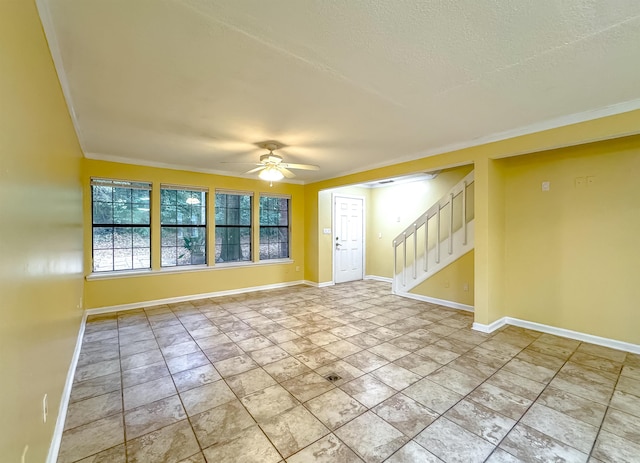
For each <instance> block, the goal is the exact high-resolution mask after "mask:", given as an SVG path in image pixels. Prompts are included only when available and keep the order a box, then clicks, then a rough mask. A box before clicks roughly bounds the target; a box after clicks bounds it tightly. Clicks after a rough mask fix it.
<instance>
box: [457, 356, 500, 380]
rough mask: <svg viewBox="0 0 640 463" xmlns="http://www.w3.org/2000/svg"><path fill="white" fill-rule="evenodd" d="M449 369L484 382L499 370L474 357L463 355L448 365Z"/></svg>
mask: <svg viewBox="0 0 640 463" xmlns="http://www.w3.org/2000/svg"><path fill="white" fill-rule="evenodd" d="M447 367H450V368H453V369H454V370H457V371H459V372H460V373H463V374H466V375H470V376H474V377H476V378H478V379H479V380H482V381H484V380H485V379H487V378H488V377H489V376H491V375H492V374H494V373H495V372H496V370H497V369H498V368H496V367H493V366H491V365H487V364H486V363H483V362H480V361H479V360H477V359H475V358H473V357H469V356H467V355H466V354H465V355H461V356H460V357H458V358H457V359H455V360H453V361H452V362H450V363H449V364H447Z"/></svg>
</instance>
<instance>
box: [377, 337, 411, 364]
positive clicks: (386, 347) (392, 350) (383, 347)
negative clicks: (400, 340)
mask: <svg viewBox="0 0 640 463" xmlns="http://www.w3.org/2000/svg"><path fill="white" fill-rule="evenodd" d="M367 350H368V351H369V352H372V353H374V354H376V355H377V356H379V357H382V358H383V359H385V360H387V361H388V362H393V361H394V360H398V359H399V358H401V357H404V356H405V355H409V354H410V353H411V352H409V351H408V350H405V349H401V348H399V347H396V346H394V345H393V344H391V343H389V342H385V343H383V344H378V345H377V346H373V347H370V348H369V349H367Z"/></svg>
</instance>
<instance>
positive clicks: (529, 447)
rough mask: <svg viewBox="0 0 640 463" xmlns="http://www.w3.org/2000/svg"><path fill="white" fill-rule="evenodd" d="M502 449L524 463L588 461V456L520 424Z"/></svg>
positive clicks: (505, 441) (504, 442) (507, 438)
mask: <svg viewBox="0 0 640 463" xmlns="http://www.w3.org/2000/svg"><path fill="white" fill-rule="evenodd" d="M500 448H502V449H503V450H505V451H506V452H508V453H510V454H511V455H514V456H515V457H517V458H519V459H521V460H523V461H527V462H528V461H540V462H546V461H576V462H584V461H587V458H588V456H587V454H585V453H582V452H580V451H579V450H577V449H575V448H573V447H570V446H568V445H565V444H563V443H561V442H559V441H557V440H555V439H552V438H551V437H549V436H547V435H546V434H543V433H541V432H539V431H536V430H535V429H533V428H530V427H528V426H525V425H524V424H521V423H518V424H517V425H516V426H515V427H514V428H513V430H512V431H511V432H510V433H509V434H508V435H507V437H506V438H505V439H504V440H503V441H502V443H501V444H500Z"/></svg>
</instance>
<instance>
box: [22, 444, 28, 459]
mask: <svg viewBox="0 0 640 463" xmlns="http://www.w3.org/2000/svg"><path fill="white" fill-rule="evenodd" d="M28 451H29V446H28V445H25V446H24V450H23V451H22V456H21V457H20V463H27V452H28Z"/></svg>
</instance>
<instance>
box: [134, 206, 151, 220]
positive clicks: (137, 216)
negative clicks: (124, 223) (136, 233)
mask: <svg viewBox="0 0 640 463" xmlns="http://www.w3.org/2000/svg"><path fill="white" fill-rule="evenodd" d="M132 223H136V224H142V223H149V209H148V208H141V207H138V206H135V205H134V209H133V221H132Z"/></svg>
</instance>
